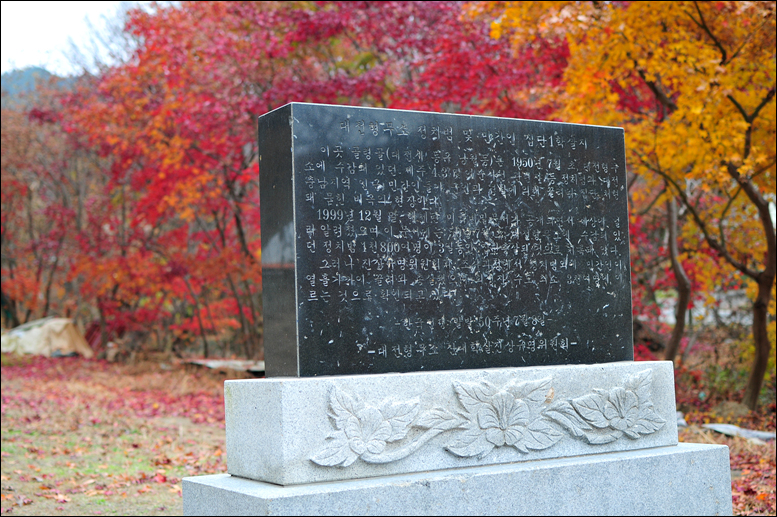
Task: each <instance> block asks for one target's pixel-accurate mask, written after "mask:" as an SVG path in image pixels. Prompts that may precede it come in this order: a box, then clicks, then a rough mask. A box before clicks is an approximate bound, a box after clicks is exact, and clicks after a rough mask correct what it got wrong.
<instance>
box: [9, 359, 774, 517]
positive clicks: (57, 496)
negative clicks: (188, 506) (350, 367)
mask: <svg viewBox="0 0 777 517" xmlns="http://www.w3.org/2000/svg"><path fill="white" fill-rule="evenodd" d="M235 376H239V375H231V376H230V377H235ZM226 377H227V375H224V374H218V373H213V372H210V371H206V370H190V369H186V368H184V367H183V366H182V365H178V366H176V365H171V364H164V363H145V364H141V365H132V366H130V365H117V364H109V363H106V362H104V361H86V360H83V359H80V358H61V359H46V358H41V357H18V356H6V355H3V357H2V501H1V502H2V504H1V506H2V513H3V514H5V513H13V514H18V515H56V514H62V515H181V514H182V512H183V505H182V500H181V478H183V477H185V476H196V475H201V474H213V473H221V472H226V455H225V453H224V450H225V444H224V440H225V438H224V400H223V381H224V379H225V378H226ZM686 419H687V420H688V422H689V424H690V427H689V428H687V429H684V430H681V432H680V440H681V441H686V442H696V443H721V444H725V445H728V446H729V449H730V452H731V469H732V483H731V485H732V495H733V503H734V514H735V515H774V514H775V509H776V508H777V504H776V503H775V478H776V475H775V442H774V441H773V440H772V441H769V442H765V443H764V442H758V441H750V440H745V439H743V438H729V437H726V436H723V435H719V434H716V433H713V432H712V431H709V430H706V429H703V428H702V427H701V425H702V424H703V423H708V422H725V423H733V424H737V425H740V426H742V427H746V428H751V429H761V430H766V429H769V430H773V429H774V426H775V423H774V408H773V407H772V408H766V409H765V411H764V412H762V413H758V414H755V413H753V414H751V415H749V416H748V417H745V418H740V419H738V420H737V421H731V420H730V419H725V418H724V417H722V416H719V415H716V414H715V413H714V412H710V411H691V412H689V413H688V414H686Z"/></svg>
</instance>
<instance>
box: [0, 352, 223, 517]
mask: <svg viewBox="0 0 777 517" xmlns="http://www.w3.org/2000/svg"><path fill="white" fill-rule="evenodd" d="M130 372H132V373H131V374H130ZM1 411H2V499H0V503H1V504H0V506H1V507H2V513H4V514H5V513H8V512H13V513H18V514H21V515H46V514H50V513H63V514H83V513H89V514H99V513H119V514H149V513H152V514H156V515H174V514H180V513H181V511H182V504H181V478H182V477H185V476H194V475H201V474H211V473H220V472H226V455H225V454H224V453H223V451H224V449H225V439H224V401H223V377H219V376H218V375H214V374H212V373H210V372H191V371H186V370H185V369H183V368H179V369H175V370H172V371H162V370H160V369H159V367H158V366H157V365H150V366H148V367H147V368H146V369H145V370H141V371H138V369H137V367H132V368H130V367H127V366H122V365H115V364H109V363H106V362H103V361H86V360H83V359H81V358H59V359H47V358H42V357H35V358H13V357H9V356H4V357H3V375H2V410H1Z"/></svg>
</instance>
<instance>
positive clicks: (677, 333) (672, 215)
mask: <svg viewBox="0 0 777 517" xmlns="http://www.w3.org/2000/svg"><path fill="white" fill-rule="evenodd" d="M666 210H667V215H668V218H669V255H670V257H671V259H672V270H673V271H674V277H675V282H676V284H677V306H676V307H675V311H674V315H675V324H674V329H673V330H672V337H671V338H669V343H667V345H666V354H665V355H664V359H666V360H667V361H672V362H673V363H674V360H675V357H676V356H677V350H678V349H679V348H680V340H681V339H682V338H683V333H684V332H685V315H686V313H687V312H688V302H690V301H691V282H690V280H688V275H686V274H685V269H683V265H682V264H681V263H680V260H679V259H678V258H677V256H678V255H679V253H678V251H677V204H676V203H675V200H674V197H670V198H669V200H668V201H667V202H666Z"/></svg>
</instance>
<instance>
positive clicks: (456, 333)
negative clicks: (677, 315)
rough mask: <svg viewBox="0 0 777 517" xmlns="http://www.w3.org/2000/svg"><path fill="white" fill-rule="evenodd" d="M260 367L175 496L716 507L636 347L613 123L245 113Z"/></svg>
mask: <svg viewBox="0 0 777 517" xmlns="http://www.w3.org/2000/svg"><path fill="white" fill-rule="evenodd" d="M258 134H259V160H260V178H261V179H260V196H261V221H262V275H263V302H264V321H265V334H264V335H265V365H266V372H267V378H266V379H261V380H239V381H227V382H226V383H225V389H224V391H225V397H224V398H225V406H226V433H227V466H228V474H220V475H213V476H201V477H196V478H186V479H184V482H183V494H184V495H183V496H184V511H185V513H187V514H214V515H216V514H221V515H227V514H229V515H234V514H288V515H291V514H322V515H323V514H356V515H372V514H376V515H378V514H394V515H404V514H416V515H418V514H440V515H456V514H464V513H466V514H483V515H497V514H507V515H519V514H546V515H551V514H586V513H593V514H623V515H625V514H628V515H640V514H661V513H664V514H681V513H701V514H708V515H711V514H718V513H724V514H725V513H731V509H732V508H731V487H730V473H729V459H728V449H727V447H725V446H716V445H697V444H680V443H678V440H677V426H676V420H675V398H674V377H673V369H672V364H671V363H670V362H634V361H633V347H632V334H631V332H632V322H631V289H630V271H629V240H628V212H627V195H626V194H627V193H626V181H625V179H626V176H625V152H624V138H623V130H622V129H618V128H608V127H598V126H583V125H575V124H562V123H551V122H537V121H527V120H514V119H501V118H493V117H478V116H466V115H451V114H439V113H420V112H412V111H399V110H387V109H375V108H357V107H345V106H326V105H313V104H300V103H293V104H288V105H286V106H283V107H281V108H278V109H276V110H275V111H272V112H270V113H268V114H266V115H263V116H262V117H260V118H259V131H258Z"/></svg>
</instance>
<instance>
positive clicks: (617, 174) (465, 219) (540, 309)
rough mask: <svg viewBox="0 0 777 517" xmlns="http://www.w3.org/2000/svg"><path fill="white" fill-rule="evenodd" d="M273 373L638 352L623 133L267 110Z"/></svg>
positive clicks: (264, 141) (263, 173)
mask: <svg viewBox="0 0 777 517" xmlns="http://www.w3.org/2000/svg"><path fill="white" fill-rule="evenodd" d="M258 134H259V164H260V165H259V167H260V178H261V179H260V193H261V225H262V275H263V287H264V291H263V302H264V326H265V334H264V336H265V337H264V346H265V364H266V370H267V374H268V376H279V375H285V376H315V375H336V374H362V373H384V372H407V371H418V370H450V369H461V368H486V367H505V366H532V365H551V364H584V363H599V362H610V361H623V360H631V359H633V348H632V336H631V333H632V324H631V284H630V271H629V239H628V214H627V205H626V181H625V178H626V176H625V153H624V137H623V130H622V129H620V128H611V127H600V126H583V125H575V124H562V123H553V122H537V121H530V120H516V119H504V118H493V117H479V116H468V115H452V114H439V113H422V112H414V111H399V110H388V109H375V108H357V107H345V106H328V105H314V104H298V103H293V104H288V105H286V106H283V107H281V108H278V109H276V110H274V111H272V112H270V113H268V114H266V115H263V116H262V117H260V118H259V133H258Z"/></svg>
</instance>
